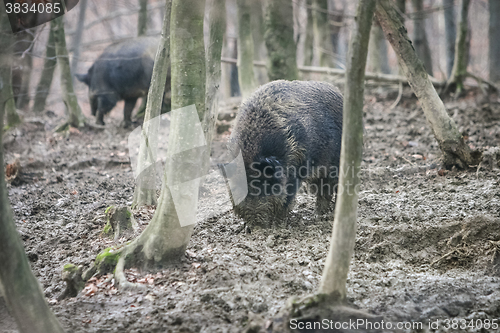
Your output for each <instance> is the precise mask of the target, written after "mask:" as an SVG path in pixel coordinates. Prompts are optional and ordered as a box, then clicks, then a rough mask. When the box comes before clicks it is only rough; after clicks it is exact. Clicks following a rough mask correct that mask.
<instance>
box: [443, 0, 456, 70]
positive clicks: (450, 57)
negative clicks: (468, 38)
mask: <svg viewBox="0 0 500 333" xmlns="http://www.w3.org/2000/svg"><path fill="white" fill-rule="evenodd" d="M443 6H444V12H443V13H444V31H445V36H446V38H445V39H446V75H447V76H448V78H449V77H450V76H451V70H452V68H453V61H454V59H455V40H456V38H457V37H456V36H457V28H456V26H455V0H443Z"/></svg>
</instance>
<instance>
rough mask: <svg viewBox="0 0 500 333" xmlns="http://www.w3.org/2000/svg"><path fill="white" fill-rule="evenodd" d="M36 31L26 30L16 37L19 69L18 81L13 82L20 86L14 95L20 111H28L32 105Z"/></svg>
mask: <svg viewBox="0 0 500 333" xmlns="http://www.w3.org/2000/svg"><path fill="white" fill-rule="evenodd" d="M35 30H36V28H34V29H30V30H25V31H22V32H18V33H17V34H16V35H15V36H16V37H15V38H16V45H15V47H14V50H15V51H14V58H15V63H16V67H17V69H16V72H17V73H16V75H15V76H16V78H17V80H15V79H14V78H13V81H16V84H17V86H18V93H17V94H14V97H16V99H17V100H16V108H17V109H19V110H26V109H27V107H28V105H29V103H30V81H31V80H30V79H31V72H32V69H33V58H32V56H31V54H32V52H33V43H34V37H35ZM13 85H14V82H13ZM14 89H15V88H14Z"/></svg>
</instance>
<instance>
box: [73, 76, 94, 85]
mask: <svg viewBox="0 0 500 333" xmlns="http://www.w3.org/2000/svg"><path fill="white" fill-rule="evenodd" d="M75 76H76V78H77V79H78V81H80V82H83V83H85V84H86V85H88V86H90V75H89V74H75Z"/></svg>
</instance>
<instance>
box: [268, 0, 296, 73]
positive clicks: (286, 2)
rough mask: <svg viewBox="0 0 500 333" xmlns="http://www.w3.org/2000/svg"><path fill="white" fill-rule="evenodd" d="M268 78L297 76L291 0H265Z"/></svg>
mask: <svg viewBox="0 0 500 333" xmlns="http://www.w3.org/2000/svg"><path fill="white" fill-rule="evenodd" d="M265 17H266V19H265V21H266V32H265V34H264V38H265V40H266V47H267V54H268V66H267V74H268V76H269V80H271V81H274V80H279V79H285V80H296V79H297V78H298V70H297V60H296V52H297V48H296V45H295V42H294V40H293V6H292V1H291V0H267V1H266V10H265Z"/></svg>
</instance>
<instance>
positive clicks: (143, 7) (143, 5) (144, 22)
mask: <svg viewBox="0 0 500 333" xmlns="http://www.w3.org/2000/svg"><path fill="white" fill-rule="evenodd" d="M139 6H140V9H139V22H138V23H137V35H138V36H143V35H145V34H146V31H147V30H148V0H139Z"/></svg>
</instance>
